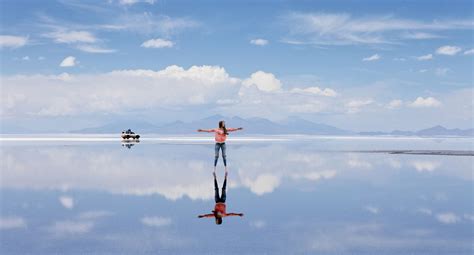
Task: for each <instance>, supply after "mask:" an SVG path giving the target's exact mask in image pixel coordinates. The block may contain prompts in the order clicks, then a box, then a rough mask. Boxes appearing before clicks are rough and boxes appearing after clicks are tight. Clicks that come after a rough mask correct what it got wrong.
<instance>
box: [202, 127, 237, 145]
mask: <svg viewBox="0 0 474 255" xmlns="http://www.w3.org/2000/svg"><path fill="white" fill-rule="evenodd" d="M237 130H238V129H237V128H227V132H233V131H237ZM203 131H204V132H209V133H212V132H214V133H215V140H216V143H223V142H225V139H227V135H226V134H224V130H222V129H220V128H215V129H204V130H203Z"/></svg>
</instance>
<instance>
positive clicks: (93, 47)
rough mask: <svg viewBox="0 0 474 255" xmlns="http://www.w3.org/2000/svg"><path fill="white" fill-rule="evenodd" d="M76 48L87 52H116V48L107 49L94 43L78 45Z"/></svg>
mask: <svg viewBox="0 0 474 255" xmlns="http://www.w3.org/2000/svg"><path fill="white" fill-rule="evenodd" d="M77 49H79V50H81V51H84V52H88V53H113V52H116V51H117V50H114V49H107V48H102V47H99V46H96V45H88V44H85V45H78V46H77Z"/></svg>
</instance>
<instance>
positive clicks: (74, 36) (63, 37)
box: [44, 29, 97, 44]
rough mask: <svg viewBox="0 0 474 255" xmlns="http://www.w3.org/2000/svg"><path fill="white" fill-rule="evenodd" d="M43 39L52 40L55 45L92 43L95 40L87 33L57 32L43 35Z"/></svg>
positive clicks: (95, 40) (95, 39)
mask: <svg viewBox="0 0 474 255" xmlns="http://www.w3.org/2000/svg"><path fill="white" fill-rule="evenodd" d="M44 36H45V37H48V38H52V39H53V40H54V41H55V42H56V43H68V44H69V43H94V42H97V38H96V37H95V36H94V35H93V34H92V33H91V32H88V31H74V30H72V31H67V30H62V29H61V30H59V31H55V32H51V33H47V34H44Z"/></svg>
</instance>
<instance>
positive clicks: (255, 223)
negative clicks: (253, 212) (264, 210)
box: [249, 220, 267, 229]
mask: <svg viewBox="0 0 474 255" xmlns="http://www.w3.org/2000/svg"><path fill="white" fill-rule="evenodd" d="M249 224H250V226H251V227H253V228H256V229H262V228H264V227H265V226H266V225H267V223H266V222H265V221H264V220H255V221H252V222H250V223H249Z"/></svg>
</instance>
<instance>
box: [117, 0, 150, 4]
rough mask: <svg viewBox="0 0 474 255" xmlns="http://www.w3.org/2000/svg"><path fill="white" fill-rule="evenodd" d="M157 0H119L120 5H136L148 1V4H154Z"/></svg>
mask: <svg viewBox="0 0 474 255" xmlns="http://www.w3.org/2000/svg"><path fill="white" fill-rule="evenodd" d="M155 2H156V0H118V3H119V4H120V5H134V4H137V3H148V4H154V3H155Z"/></svg>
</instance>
